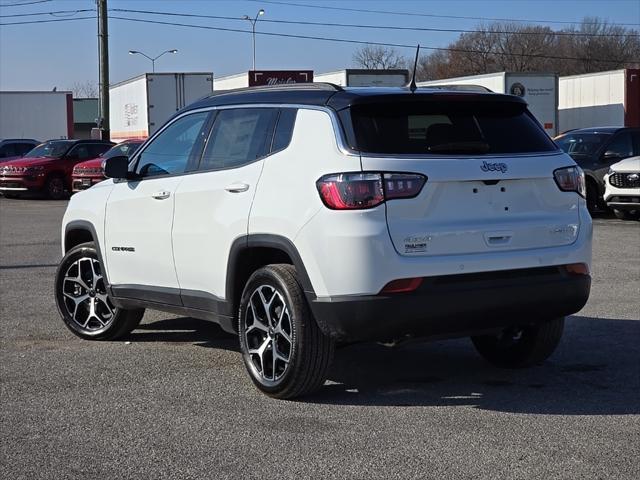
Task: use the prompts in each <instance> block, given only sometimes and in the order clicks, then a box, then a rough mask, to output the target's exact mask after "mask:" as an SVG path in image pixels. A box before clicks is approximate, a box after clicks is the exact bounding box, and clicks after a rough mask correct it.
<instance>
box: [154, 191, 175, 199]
mask: <svg viewBox="0 0 640 480" xmlns="http://www.w3.org/2000/svg"><path fill="white" fill-rule="evenodd" d="M151 196H152V197H153V198H155V199H156V200H164V199H165V198H169V197H170V196H171V192H167V191H166V190H161V191H160V192H156V193H154V194H153V195H151Z"/></svg>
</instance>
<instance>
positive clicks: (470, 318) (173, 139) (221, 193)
mask: <svg viewBox="0 0 640 480" xmlns="http://www.w3.org/2000/svg"><path fill="white" fill-rule="evenodd" d="M105 174H106V176H108V177H110V178H111V179H110V180H107V181H104V182H102V183H99V184H97V185H95V186H93V187H92V188H90V189H88V190H86V191H84V192H81V193H78V194H77V195H74V196H73V197H72V198H71V201H70V203H69V206H68V208H67V211H66V214H65V216H64V220H63V225H62V249H63V254H64V258H63V259H62V261H61V263H60V266H59V268H58V271H57V278H56V300H57V305H58V308H59V311H60V314H61V315H62V318H63V320H64V322H65V324H66V325H67V327H68V328H69V329H70V330H71V331H72V332H74V333H75V334H76V335H78V336H80V337H82V338H86V339H95V340H113V339H116V338H120V337H122V336H124V335H126V334H128V333H129V332H130V331H131V330H132V329H134V328H136V326H137V325H138V323H139V322H140V319H141V318H142V314H143V309H144V308H151V309H158V310H163V311H167V312H173V313H178V314H182V315H190V316H193V317H197V318H202V319H209V320H212V321H214V322H217V323H218V324H219V325H220V326H221V327H222V328H223V329H224V330H226V331H228V332H237V334H238V336H239V339H240V348H241V351H242V355H243V358H244V362H245V364H246V367H247V370H248V372H249V375H250V377H251V379H252V380H253V382H254V383H255V384H256V385H257V387H258V388H260V389H261V390H262V391H263V392H265V393H267V394H268V395H271V396H274V397H279V398H291V397H296V396H300V395H303V394H307V393H309V392H312V391H314V390H315V389H317V388H319V387H320V386H321V385H322V384H323V382H324V381H325V379H326V377H327V375H328V371H329V366H330V363H331V359H332V355H333V351H334V347H335V345H340V344H344V343H347V342H355V341H366V340H374V341H388V340H398V339H403V338H406V337H411V336H413V337H416V336H421V337H432V336H438V337H442V336H449V337H461V336H471V338H472V339H473V343H474V344H475V346H476V348H477V350H478V351H479V352H480V354H481V355H482V356H484V357H485V358H486V359H487V360H489V361H490V362H492V363H494V364H496V365H499V366H504V367H522V366H528V365H532V364H535V363H538V362H541V361H542V360H544V359H546V358H547V357H548V356H549V355H551V353H552V352H553V351H554V349H555V347H556V346H557V344H558V341H559V340H560V337H561V334H562V330H563V325H564V317H565V316H566V315H570V314H572V313H575V312H577V311H578V310H580V309H581V308H582V307H583V306H584V304H585V303H586V301H587V298H588V296H589V289H590V283H591V277H590V274H589V265H590V262H591V236H592V227H591V218H590V216H589V213H588V212H587V209H586V202H585V199H584V196H585V185H584V176H583V174H582V171H581V170H580V169H579V168H578V167H577V166H576V165H575V163H574V162H573V161H572V160H571V158H570V157H569V156H567V155H566V154H565V153H563V152H562V151H561V150H559V149H558V148H557V147H556V145H555V144H554V143H553V142H552V141H551V140H550V139H549V137H548V136H547V135H546V134H545V133H544V130H543V129H542V128H541V127H540V126H539V124H538V123H537V122H536V121H535V119H534V118H533V117H532V116H531V114H530V113H529V112H528V110H527V108H526V104H525V103H524V101H522V100H521V99H520V98H519V97H515V96H509V95H498V94H492V93H478V92H460V91H450V92H449V91H443V90H429V89H418V90H417V91H416V92H415V93H412V92H411V91H410V90H409V89H406V88H395V89H379V88H360V89H357V88H353V89H349V88H345V89H343V88H340V87H336V86H334V85H330V84H309V85H292V86H278V87H271V88H250V89H246V90H238V91H232V92H227V93H221V94H215V95H212V96H210V97H208V98H205V99H203V100H200V101H198V102H197V103H195V104H193V105H191V106H189V107H187V108H186V109H185V110H182V111H181V112H179V113H178V114H176V115H175V116H174V117H173V118H172V119H171V120H169V121H168V122H167V124H166V125H164V126H163V127H162V128H161V129H160V130H159V131H158V132H157V133H156V134H155V135H153V136H152V137H151V138H150V139H149V140H148V141H147V142H146V143H145V144H144V145H143V146H142V147H140V149H139V150H138V151H137V152H136V154H135V155H134V156H133V157H132V158H131V160H130V161H129V159H127V158H125V157H114V158H110V159H108V160H106V161H105Z"/></svg>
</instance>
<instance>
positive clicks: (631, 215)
mask: <svg viewBox="0 0 640 480" xmlns="http://www.w3.org/2000/svg"><path fill="white" fill-rule="evenodd" d="M613 214H614V215H615V216H616V218H618V219H620V220H637V219H638V218H640V211H637V210H636V211H633V212H628V211H626V210H618V209H616V208H614V209H613Z"/></svg>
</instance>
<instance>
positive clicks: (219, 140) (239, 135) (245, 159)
mask: <svg viewBox="0 0 640 480" xmlns="http://www.w3.org/2000/svg"><path fill="white" fill-rule="evenodd" d="M276 113H277V110H276V109H274V108H243V109H228V110H221V111H220V112H219V113H218V116H217V117H216V120H215V122H214V124H213V129H212V130H211V135H210V136H209V140H208V142H207V146H206V148H205V151H204V155H203V156H202V160H201V161H200V170H213V169H221V168H234V167H239V166H240V165H244V164H247V163H250V162H253V161H254V160H256V159H258V158H260V157H263V156H265V155H266V154H267V153H268V151H269V147H270V143H271V137H272V134H273V125H274V123H275V118H276Z"/></svg>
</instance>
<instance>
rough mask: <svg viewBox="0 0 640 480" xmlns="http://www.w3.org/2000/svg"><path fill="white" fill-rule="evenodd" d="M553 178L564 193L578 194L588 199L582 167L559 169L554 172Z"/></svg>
mask: <svg viewBox="0 0 640 480" xmlns="http://www.w3.org/2000/svg"><path fill="white" fill-rule="evenodd" d="M553 178H554V179H555V181H556V184H557V185H558V188H559V189H560V190H562V191H563V192H576V193H578V194H579V195H581V196H582V197H583V198H587V185H586V183H585V180H584V172H583V171H582V169H581V168H580V167H566V168H559V169H558V170H555V171H554V172H553Z"/></svg>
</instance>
